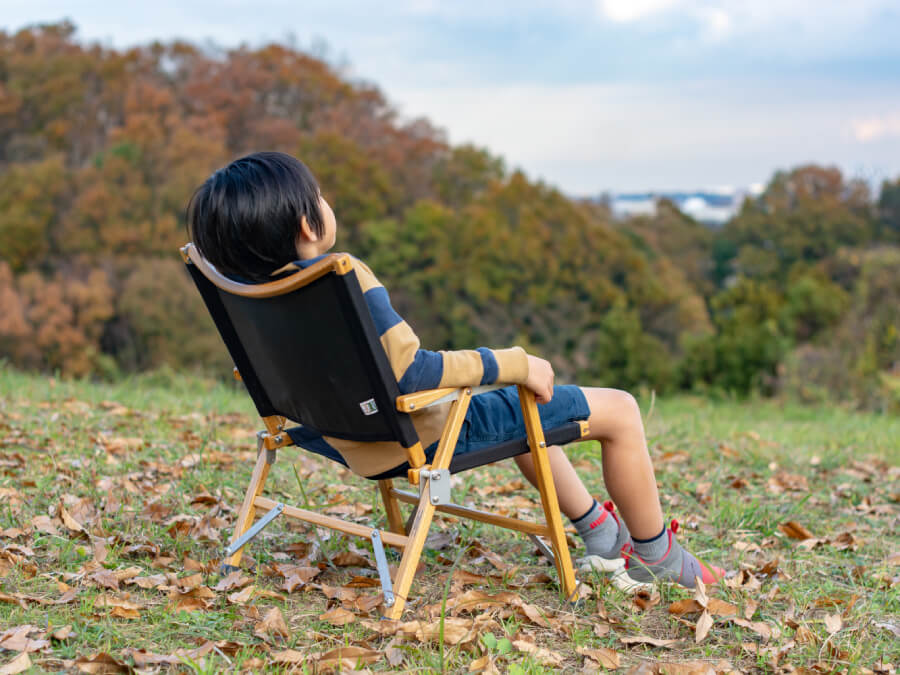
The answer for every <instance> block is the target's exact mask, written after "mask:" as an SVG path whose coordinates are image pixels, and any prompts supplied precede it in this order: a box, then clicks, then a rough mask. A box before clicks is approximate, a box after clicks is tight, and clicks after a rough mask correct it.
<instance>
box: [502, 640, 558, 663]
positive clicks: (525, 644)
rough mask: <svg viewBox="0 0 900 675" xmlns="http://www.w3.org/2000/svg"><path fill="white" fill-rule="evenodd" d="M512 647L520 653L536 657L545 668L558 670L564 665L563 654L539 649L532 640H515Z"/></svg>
mask: <svg viewBox="0 0 900 675" xmlns="http://www.w3.org/2000/svg"><path fill="white" fill-rule="evenodd" d="M512 645H513V647H515V648H516V649H518V650H519V651H520V652H523V653H525V654H529V655H530V656H532V657H534V658H535V659H537V660H538V661H540V662H541V663H542V664H543V665H545V666H550V667H552V668H557V667H559V666H561V665H562V662H563V656H562V654H560V653H559V652H554V651H551V650H549V649H546V648H545V647H538V646H537V645H536V644H535V643H534V642H531V641H530V640H513V643H512Z"/></svg>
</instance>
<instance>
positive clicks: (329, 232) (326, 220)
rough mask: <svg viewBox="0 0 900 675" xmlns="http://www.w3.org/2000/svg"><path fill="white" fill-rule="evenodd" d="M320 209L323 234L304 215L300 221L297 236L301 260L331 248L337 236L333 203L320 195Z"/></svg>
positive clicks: (321, 253) (313, 256) (323, 252)
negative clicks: (317, 231) (314, 228)
mask: <svg viewBox="0 0 900 675" xmlns="http://www.w3.org/2000/svg"><path fill="white" fill-rule="evenodd" d="M319 210H320V211H321V212H322V234H316V233H315V232H314V231H313V230H312V228H311V227H310V226H309V222H308V221H307V220H306V218H305V217H304V218H303V220H302V221H301V222H300V232H299V234H298V236H297V255H298V256H299V257H300V259H301V260H306V259H308V258H315V257H317V256H320V255H323V254H325V253H327V252H328V251H330V250H331V247H332V246H334V241H335V239H336V238H337V220H336V219H335V217H334V211H332V210H331V205H330V204H329V203H328V202H327V201H325V198H324V197H321V196H320V197H319Z"/></svg>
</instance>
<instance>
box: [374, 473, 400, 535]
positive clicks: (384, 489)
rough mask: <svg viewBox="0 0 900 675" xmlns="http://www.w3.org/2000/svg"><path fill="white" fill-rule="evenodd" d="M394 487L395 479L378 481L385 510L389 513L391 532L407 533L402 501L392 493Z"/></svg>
mask: <svg viewBox="0 0 900 675" xmlns="http://www.w3.org/2000/svg"><path fill="white" fill-rule="evenodd" d="M392 487H394V481H392V480H390V479H388V480H380V481H378V489H379V490H380V491H381V499H382V501H383V502H384V510H385V512H386V513H387V519H388V526H389V527H390V528H391V532H395V533H397V534H406V526H405V525H404V524H403V515H402V514H401V513H400V502H398V501H397V498H396V497H395V496H394V495H392V494H391V488H392Z"/></svg>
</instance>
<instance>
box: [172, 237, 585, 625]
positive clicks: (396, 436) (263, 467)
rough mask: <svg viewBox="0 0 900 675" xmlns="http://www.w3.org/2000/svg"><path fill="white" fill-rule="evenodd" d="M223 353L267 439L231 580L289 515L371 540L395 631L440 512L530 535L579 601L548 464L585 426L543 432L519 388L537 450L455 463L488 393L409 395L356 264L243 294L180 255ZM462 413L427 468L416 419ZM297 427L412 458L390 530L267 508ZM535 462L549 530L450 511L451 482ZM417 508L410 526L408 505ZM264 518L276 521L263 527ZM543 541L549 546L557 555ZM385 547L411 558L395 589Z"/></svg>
mask: <svg viewBox="0 0 900 675" xmlns="http://www.w3.org/2000/svg"><path fill="white" fill-rule="evenodd" d="M181 252H182V256H183V258H184V261H185V264H186V265H187V268H188V271H189V272H190V275H191V277H192V278H193V280H194V282H195V283H196V285H197V288H198V289H199V291H200V294H201V295H202V296H203V300H204V301H205V303H206V306H207V308H208V309H209V311H210V314H212V317H213V320H214V321H215V324H216V326H217V328H218V329H219V332H220V334H221V336H222V339H223V340H224V342H225V345H226V346H227V347H228V350H229V352H230V354H231V357H232V359H233V360H234V363H235V366H236V368H235V376H236V377H238V378H239V379H241V380H242V381H243V382H244V384H245V385H246V387H247V390H248V391H249V393H250V396H251V398H252V399H253V402H254V404H255V405H256V409H257V410H258V412H259V414H260V416H261V417H262V421H263V424H264V425H265V430H264V431H260V432H259V434H258V457H257V460H256V466H255V468H254V470H253V475H252V477H251V479H250V485H249V487H248V488H247V494H246V496H245V497H244V502H243V505H242V506H241V510H240V512H239V513H238V517H237V522H236V524H235V531H234V536H233V537H232V540H231V544H230V546H229V547H228V548H227V549H226V558H225V562H224V563H223V566H224V568H225V569H226V570H227V569H230V568H232V567H236V566H238V565H239V563H240V560H241V554H242V551H243V548H244V546H245V545H246V544H247V542H248V541H249V540H250V539H251V538H252V537H253V536H255V535H256V534H258V533H259V531H260V530H261V529H262V528H263V527H264V526H265V525H266V524H268V523H269V522H271V520H272V519H273V518H275V517H276V516H278V515H279V514H282V513H283V514H284V515H286V516H289V517H292V518H297V519H299V520H302V521H305V522H308V523H312V524H313V525H316V526H319V527H326V528H331V529H333V530H338V531H340V532H345V533H348V534H353V535H357V536H361V537H365V538H368V539H369V540H370V541H371V542H372V546H373V549H374V553H375V559H376V566H377V568H378V573H379V576H380V580H381V584H382V590H383V593H384V606H385V608H386V612H385V614H386V616H387V617H388V618H392V619H397V618H400V616H401V615H402V614H403V609H404V605H405V604H406V600H407V596H408V593H409V590H410V586H411V585H412V581H413V576H414V574H415V570H416V567H417V565H418V563H419V558H420V556H421V554H422V550H423V548H424V545H425V538H426V535H427V534H428V529H429V527H430V525H431V521H432V518H433V516H434V514H435V511H438V512H441V513H446V514H449V515H451V516H455V517H459V518H469V519H472V520H477V521H481V522H484V523H490V524H493V525H498V526H500V527H504V528H508V529H512V530H517V531H519V532H523V533H525V534H527V535H529V536H530V537H532V539H533V540H534V541H535V543H536V544H538V547H539V548H541V550H543V551H544V553H545V554H547V555H548V557H551V558H552V559H553V562H554V564H555V566H556V571H557V573H558V575H559V580H560V586H561V590H562V592H563V594H564V596H565V597H566V598H568V599H571V598H572V596H573V594H574V592H575V575H574V572H573V570H572V561H571V559H570V557H569V550H568V548H567V546H566V538H565V533H564V531H563V525H562V520H561V518H560V512H559V504H558V502H557V496H556V489H555V488H554V485H553V479H552V476H551V473H550V464H549V461H548V459H547V450H546V445H547V443H548V442H549V443H551V444H562V443H568V442H570V441H573V440H577V439H580V438H582V437H584V436H585V435H586V434H587V431H588V428H587V424H586V422H573V423H569V424H566V425H563V426H561V427H557V428H554V429H548V430H546V431H544V430H543V429H542V428H541V423H540V418H539V417H538V412H537V406H536V404H535V400H534V394H533V393H532V392H531V391H529V390H528V389H526V388H524V387H522V386H519V399H520V401H521V405H522V412H523V415H524V419H525V426H526V430H527V440H526V439H522V440H520V441H519V440H517V441H512V442H506V443H502V444H500V445H497V446H493V447H490V448H487V449H485V450H480V451H477V452H472V453H467V454H465V455H461V456H460V457H458V458H454V456H453V451H454V449H455V447H456V441H457V439H458V437H459V433H460V429H461V426H462V423H463V420H464V419H465V416H466V410H467V409H468V406H469V401H470V399H471V397H472V396H473V395H477V394H478V393H479V392H480V391H481V390H484V389H495V388H497V387H461V388H441V389H433V390H429V391H420V392H415V393H413V394H407V395H405V396H401V395H400V391H399V388H398V386H397V380H396V378H395V377H394V375H393V372H392V370H391V367H390V364H389V362H388V359H387V355H386V354H385V353H384V350H383V348H382V346H381V342H380V341H379V339H378V334H377V332H376V329H375V324H374V323H373V320H372V317H371V315H370V314H369V310H368V307H367V305H366V302H365V299H364V297H363V294H362V291H361V289H360V286H359V283H358V281H357V278H356V273H355V272H354V270H353V259H352V258H351V257H350V256H349V255H347V254H332V255H329V256H327V257H325V258H323V259H322V260H321V261H318V262H316V263H314V264H313V265H311V266H309V267H308V268H306V269H303V270H299V271H297V272H296V273H293V274H291V275H289V276H287V277H284V278H280V279H277V280H275V281H271V282H267V283H263V284H242V283H237V282H235V281H233V280H231V279H229V278H228V277H225V276H224V275H222V274H221V273H219V272H218V271H217V270H216V269H215V268H214V267H213V266H212V265H211V264H210V263H209V262H208V261H206V260H205V259H204V258H203V257H202V255H201V254H200V253H199V251H198V250H197V249H196V248H195V247H194V246H193V245H192V244H187V245H186V246H185V247H184V248H182V249H181ZM446 401H452V403H451V405H450V409H449V413H448V416H447V420H446V423H445V425H444V428H443V433H442V435H441V438H440V440H439V442H438V447H437V450H436V453H435V455H434V459H433V461H432V463H431V464H430V465H428V464H426V457H425V453H424V452H423V449H422V444H421V443H420V441H419V438H418V436H417V434H416V430H415V428H414V427H413V424H412V421H411V419H410V413H412V412H414V411H417V410H421V409H422V408H425V407H427V406H430V405H436V404H438V403H442V402H446ZM288 421H292V422H295V423H299V424H301V425H303V426H306V427H309V428H312V429H314V430H316V431H317V432H319V433H321V434H323V435H326V436H332V437H336V438H344V439H351V440H356V441H394V442H397V443H400V444H401V445H402V447H404V448H405V449H406V456H407V462H408V468H407V467H402V469H400V470H398V471H397V472H395V474H396V475H394V474H392V475H391V476H389V477H385V476H384V475H380V476H379V477H378V478H377V479H376V480H377V481H378V486H379V489H380V492H381V497H382V499H383V500H384V506H385V511H386V515H387V523H388V527H389V530H388V531H382V530H379V529H377V528H373V527H366V526H364V525H361V524H358V523H353V522H348V521H345V520H342V519H340V518H335V517H331V516H327V515H324V514H321V513H317V512H315V511H310V510H306V509H300V508H295V507H293V506H288V505H285V504H282V503H279V502H276V501H274V500H272V499H268V498H266V497H263V496H262V491H263V486H264V484H265V481H266V477H267V476H268V473H269V468H270V467H271V465H272V464H273V462H274V461H275V457H276V452H277V450H278V449H280V448H283V447H285V446H289V445H292V444H293V443H294V441H293V440H292V438H291V433H292V432H296V431H297V429H298V427H294V428H293V429H288V428H286V426H285V425H286V424H287V423H288ZM529 447H530V451H531V453H532V457H533V458H534V465H535V470H536V474H537V479H538V484H539V490H540V495H541V502H542V504H543V509H544V516H545V520H546V523H545V524H541V523H532V522H526V521H522V520H519V519H517V518H511V517H508V516H501V515H498V514H493V513H489V512H485V511H480V510H476V509H473V508H469V507H466V506H461V505H458V504H454V503H452V502H451V500H450V475H451V474H453V473H457V472H459V471H463V470H466V469H471V468H474V467H477V466H483V465H485V464H488V463H491V462H495V461H498V460H501V459H505V458H507V457H512V456H514V455H519V454H522V453H524V452H528V450H529ZM394 477H405V478H406V479H407V480H408V481H409V483H410V484H411V485H413V486H418V492H411V491H406V490H399V489H397V488H395V487H394V486H393V481H392V478H394ZM401 501H402V502H407V503H410V504H413V505H415V510H414V512H413V514H412V515H411V517H410V519H409V520H408V521H407V523H406V524H405V523H404V520H403V518H402V515H401V512H400V505H399V502H401ZM257 509H265V510H266V511H267V512H266V513H265V514H264V515H263V516H262V517H261V518H260V520H259V521H257V522H256V524H255V525H254V518H255V515H256V511H257ZM541 537H546V538H547V539H549V541H550V547H549V548H548V547H547V546H546V544H544V543H543V541H542V539H541ZM383 544H387V545H389V546H393V547H396V548H399V549H402V550H403V555H402V558H401V560H400V565H399V568H398V569H397V572H396V575H395V578H394V579H393V580H392V579H391V578H390V572H389V569H388V565H387V560H386V557H385V555H384V548H383Z"/></svg>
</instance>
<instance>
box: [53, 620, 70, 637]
mask: <svg viewBox="0 0 900 675" xmlns="http://www.w3.org/2000/svg"><path fill="white" fill-rule="evenodd" d="M74 632H75V631H73V630H72V624H70V623H69V624H66V625H65V626H62V627H61V628H57V629H56V630H55V631H53V633H52V634H51V635H50V637H52V638H53V639H54V640H67V639H69V637H70V636H71V635H73V634H74Z"/></svg>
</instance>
